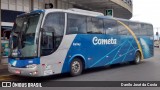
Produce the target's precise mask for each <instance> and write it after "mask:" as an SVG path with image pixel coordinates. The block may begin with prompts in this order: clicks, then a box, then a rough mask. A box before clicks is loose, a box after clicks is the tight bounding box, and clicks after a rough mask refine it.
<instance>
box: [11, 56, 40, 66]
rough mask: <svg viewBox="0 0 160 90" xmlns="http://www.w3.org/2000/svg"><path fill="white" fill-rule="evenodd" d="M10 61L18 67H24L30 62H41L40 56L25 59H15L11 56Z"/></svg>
mask: <svg viewBox="0 0 160 90" xmlns="http://www.w3.org/2000/svg"><path fill="white" fill-rule="evenodd" d="M8 63H9V64H10V65H12V66H14V67H17V68H24V67H26V66H27V65H30V64H40V58H34V59H23V60H15V59H11V58H9V59H8Z"/></svg>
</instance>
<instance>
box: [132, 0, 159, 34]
mask: <svg viewBox="0 0 160 90" xmlns="http://www.w3.org/2000/svg"><path fill="white" fill-rule="evenodd" d="M131 20H134V21H141V22H148V23H151V24H153V27H154V30H155V31H157V30H156V29H157V27H158V28H159V33H160V0H133V17H132V19H131Z"/></svg>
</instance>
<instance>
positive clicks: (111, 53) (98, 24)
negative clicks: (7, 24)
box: [8, 8, 154, 77]
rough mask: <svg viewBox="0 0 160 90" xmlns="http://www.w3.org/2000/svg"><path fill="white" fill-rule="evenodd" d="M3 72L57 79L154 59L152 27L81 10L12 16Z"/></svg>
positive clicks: (55, 10)
mask: <svg viewBox="0 0 160 90" xmlns="http://www.w3.org/2000/svg"><path fill="white" fill-rule="evenodd" d="M9 41H10V45H9V46H10V55H9V58H8V62H9V64H8V70H9V72H10V73H12V74H15V75H21V76H29V77H41V76H50V75H55V74H61V73H70V74H71V76H77V75H80V74H81V73H82V71H83V70H85V69H90V68H95V67H102V66H108V65H112V64H118V63H124V62H132V63H135V64H139V63H140V62H141V61H143V59H147V58H150V57H152V56H153V55H154V53H153V52H154V49H153V48H154V44H153V42H154V38H153V26H152V25H151V24H148V23H141V22H134V21H130V20H126V19H119V18H114V17H110V16H104V15H103V14H102V13H99V12H93V11H87V10H80V9H74V8H73V9H66V10H64V9H44V10H35V11H32V12H30V13H25V14H22V15H19V16H17V18H16V21H15V24H14V27H13V30H12V32H11V36H10V40H9Z"/></svg>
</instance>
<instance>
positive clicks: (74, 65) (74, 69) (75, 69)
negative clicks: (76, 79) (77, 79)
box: [70, 58, 83, 76]
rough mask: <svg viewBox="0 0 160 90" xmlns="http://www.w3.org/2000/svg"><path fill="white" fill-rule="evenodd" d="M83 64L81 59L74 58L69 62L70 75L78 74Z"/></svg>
mask: <svg viewBox="0 0 160 90" xmlns="http://www.w3.org/2000/svg"><path fill="white" fill-rule="evenodd" d="M82 70H83V64H82V61H81V59H79V58H74V59H73V60H72V62H71V64H70V74H71V76H78V75H80V74H81V73H82Z"/></svg>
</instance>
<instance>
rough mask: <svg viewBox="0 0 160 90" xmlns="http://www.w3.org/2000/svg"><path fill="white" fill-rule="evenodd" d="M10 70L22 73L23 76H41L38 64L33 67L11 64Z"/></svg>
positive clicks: (18, 73) (13, 72) (17, 73)
mask: <svg viewBox="0 0 160 90" xmlns="http://www.w3.org/2000/svg"><path fill="white" fill-rule="evenodd" d="M8 71H9V72H10V73H12V74H15V75H21V76H30V77H39V76H41V75H40V72H39V71H40V70H38V65H37V66H35V67H33V68H17V67H13V66H11V65H8Z"/></svg>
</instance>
